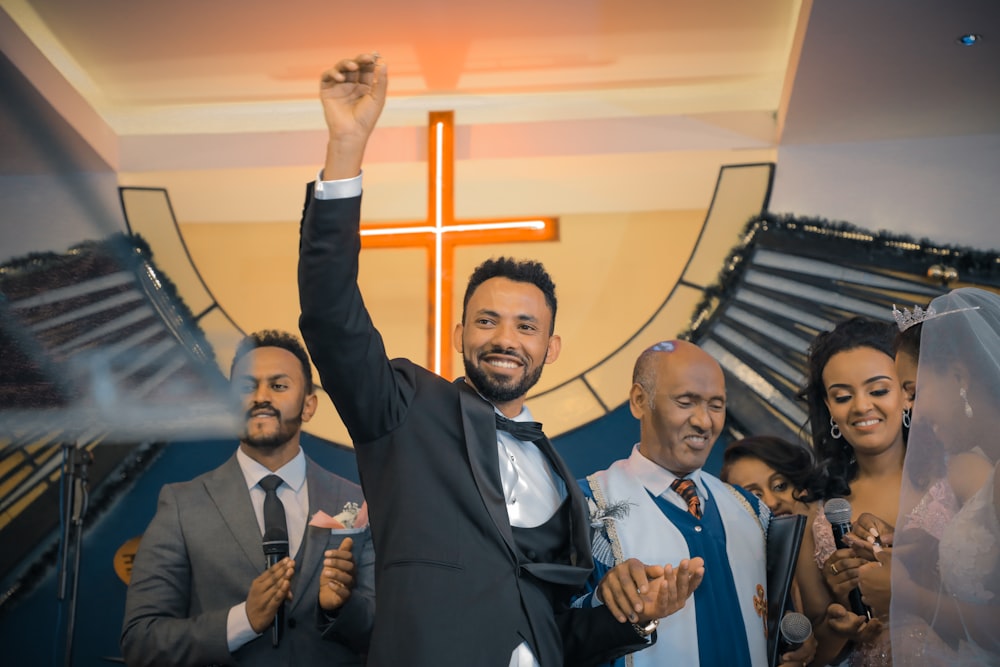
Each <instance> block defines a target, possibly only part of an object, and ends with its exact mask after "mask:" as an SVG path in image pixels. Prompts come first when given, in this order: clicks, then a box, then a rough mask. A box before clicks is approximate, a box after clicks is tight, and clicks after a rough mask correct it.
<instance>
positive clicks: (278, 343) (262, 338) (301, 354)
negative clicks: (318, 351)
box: [229, 329, 313, 394]
mask: <svg viewBox="0 0 1000 667" xmlns="http://www.w3.org/2000/svg"><path fill="white" fill-rule="evenodd" d="M259 347H280V348H281V349H282V350H288V351H289V352H291V353H292V354H294V355H295V356H296V357H297V358H298V360H299V362H300V363H301V364H302V375H303V377H305V379H306V393H307V394H311V393H313V377H312V364H310V362H309V354H308V353H307V352H306V349H305V348H304V347H303V346H302V343H301V342H300V341H299V339H298V337H296V336H295V335H294V334H290V333H288V332H287V331H279V330H278V329H262V330H261V331H255V332H253V333H251V334H247V336H246V337H245V338H244V339H243V340H241V341H240V342H239V345H237V346H236V352H235V353H234V354H233V363H232V364H230V366H229V377H230V378H232V377H233V370H234V369H235V368H236V362H238V361H239V360H240V359H242V358H243V357H245V356H246V355H247V353H248V352H250V351H251V350H256V349H257V348H259Z"/></svg>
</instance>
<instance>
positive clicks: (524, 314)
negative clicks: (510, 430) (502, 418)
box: [454, 278, 561, 417]
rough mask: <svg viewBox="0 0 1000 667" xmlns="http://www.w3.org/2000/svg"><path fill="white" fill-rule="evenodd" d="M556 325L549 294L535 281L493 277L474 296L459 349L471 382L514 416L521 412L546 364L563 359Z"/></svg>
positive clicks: (457, 341) (459, 332)
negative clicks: (547, 296)
mask: <svg viewBox="0 0 1000 667" xmlns="http://www.w3.org/2000/svg"><path fill="white" fill-rule="evenodd" d="M551 327H552V312H551V311H550V310H549V307H548V305H547V304H546V302H545V296H544V295H543V294H542V291H541V290H540V289H538V288H537V287H536V286H535V285H533V284H531V283H526V282H517V281H513V280H509V279H507V278H490V279H489V280H486V281H485V282H483V283H482V284H481V285H479V287H477V288H476V290H475V291H474V292H473V293H472V295H471V296H470V298H469V302H468V304H467V305H466V309H465V322H464V323H463V324H460V325H458V326H457V327H456V328H455V334H454V343H455V347H456V349H458V350H459V351H460V352H461V353H462V358H463V360H464V362H465V375H466V379H467V380H468V382H470V383H471V384H472V386H473V387H475V388H476V389H477V390H478V391H479V393H481V394H482V395H483V396H485V397H486V398H487V399H488V400H489V401H490V402H492V403H493V404H494V405H496V406H497V408H499V409H500V411H501V412H503V413H504V414H506V415H507V416H508V417H512V416H514V415H516V414H517V413H519V412H520V411H521V406H522V404H523V403H524V395H525V394H526V393H527V392H528V390H529V389H531V387H533V386H534V385H535V383H536V382H538V378H539V377H541V375H542V366H544V365H545V364H550V363H552V362H553V361H555V360H556V358H557V357H558V356H559V350H560V347H561V341H560V339H559V337H558V336H553V335H550V334H549V332H550V331H551Z"/></svg>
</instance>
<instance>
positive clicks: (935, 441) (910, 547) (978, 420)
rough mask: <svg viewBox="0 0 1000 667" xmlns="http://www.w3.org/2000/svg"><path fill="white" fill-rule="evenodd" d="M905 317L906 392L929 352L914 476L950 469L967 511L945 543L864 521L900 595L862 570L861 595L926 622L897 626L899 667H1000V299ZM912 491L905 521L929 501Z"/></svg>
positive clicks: (921, 374)
mask: <svg viewBox="0 0 1000 667" xmlns="http://www.w3.org/2000/svg"><path fill="white" fill-rule="evenodd" d="M897 320H898V322H899V324H900V328H901V329H903V330H904V331H903V333H902V334H901V346H900V352H899V354H898V355H897V362H899V365H900V372H901V373H902V375H903V378H902V380H903V382H904V386H905V383H906V382H907V376H912V375H913V368H912V366H913V364H912V363H910V366H909V367H907V363H908V362H911V361H912V360H908V359H907V358H906V355H907V354H910V355H911V356H912V351H913V350H914V349H917V348H918V349H919V357H918V363H917V365H916V368H915V370H916V379H915V385H914V387H915V403H914V408H913V420H912V425H911V429H910V434H909V441H908V449H907V455H906V461H905V464H904V476H905V477H906V478H907V479H919V478H922V477H925V476H926V475H927V474H928V471H934V470H939V469H944V470H945V471H946V474H947V477H948V480H949V481H950V483H951V486H952V488H953V489H954V492H955V495H956V497H957V500H958V502H959V503H960V509H959V510H958V512H957V514H956V515H955V516H954V517H953V518H952V519H951V520H950V521H949V522H948V523H947V525H946V526H945V527H944V530H943V531H942V532H941V534H940V536H939V537H940V540H939V542H937V543H928V541H927V539H926V536H925V535H921V534H919V533H918V532H916V531H909V530H897V531H895V534H891V533H889V530H890V529H889V527H888V526H885V525H882V524H881V523H879V522H877V521H874V520H873V519H871V518H866V519H865V520H859V522H858V524H857V525H856V526H855V533H856V534H857V535H859V536H861V537H863V538H867V539H865V540H864V541H866V542H867V543H868V544H869V545H871V544H872V541H873V540H872V537H873V533H872V532H870V531H871V530H872V529H873V528H874V530H875V531H876V532H879V531H881V532H884V533H889V534H888V535H882V538H883V541H885V542H889V541H891V546H892V549H891V558H888V559H886V558H885V557H884V554H885V552H883V553H880V554H878V558H879V559H880V560H882V561H883V564H884V565H887V566H891V573H892V574H891V576H892V589H891V590H892V595H891V599H890V600H889V601H888V602H886V601H884V600H882V599H881V597H880V596H879V595H878V594H877V593H876V594H873V595H868V594H867V592H866V591H865V587H866V583H867V580H868V576H869V573H870V572H871V571H873V570H874V569H876V568H878V566H877V565H875V566H866V567H865V568H864V569H863V571H862V573H861V579H860V583H861V589H862V591H863V592H866V599H867V600H870V601H871V602H872V603H873V604H875V605H882V604H886V603H887V604H888V606H889V609H890V615H891V617H892V618H893V619H896V618H919V619H922V620H923V621H925V622H926V625H925V626H924V630H925V631H922V632H913V631H912V626H908V625H907V624H900V625H899V627H897V626H896V625H895V624H894V625H893V626H892V627H891V629H890V631H891V637H892V650H893V654H894V655H895V656H897V661H898V664H919V665H1000V523H998V519H997V516H998V508H1000V485H997V484H996V475H997V467H998V464H1000V295H997V294H994V293H992V292H988V291H986V290H981V289H976V288H962V289H957V290H954V291H952V292H950V293H948V294H946V295H944V296H940V297H938V298H936V299H934V300H933V301H932V302H931V304H930V306H929V307H928V308H927V310H926V311H923V310H921V309H914V312H910V311H902V312H899V311H897ZM908 350H909V352H907V351H908ZM905 491H906V488H905V487H904V493H903V495H902V497H901V500H900V508H899V516H900V519H899V520H897V525H901V524H900V523H899V521H901V520H902V517H905V516H907V515H908V513H910V512H911V511H912V508H914V507H917V506H918V505H919V503H920V498H919V497H918V496H919V494H917V493H912V492H911V493H906V492H905ZM873 551H878V548H877V547H875V548H874V549H873Z"/></svg>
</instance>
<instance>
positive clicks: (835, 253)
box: [680, 213, 1000, 340]
mask: <svg viewBox="0 0 1000 667" xmlns="http://www.w3.org/2000/svg"><path fill="white" fill-rule="evenodd" d="M765 243H767V244H769V245H770V244H773V245H777V246H781V247H784V248H788V249H794V251H795V252H797V253H801V254H805V255H812V256H815V257H816V258H817V259H827V260H830V259H832V258H836V257H851V258H852V259H851V260H850V261H849V262H845V264H852V265H856V264H867V265H871V266H879V267H881V268H891V269H896V270H899V271H904V272H907V273H911V274H914V275H922V276H923V275H925V274H923V272H921V273H919V274H916V273H914V271H913V268H914V267H915V266H921V265H924V266H926V267H927V269H926V270H927V271H928V273H931V272H932V271H938V272H942V271H945V270H947V269H954V270H955V271H957V276H958V277H960V278H961V281H962V282H963V283H975V284H980V285H988V286H992V287H1000V251H997V250H985V251H984V250H976V249H974V248H969V247H964V246H954V245H941V244H939V243H935V242H933V241H931V240H929V239H926V238H922V239H919V240H917V239H914V238H913V237H911V236H907V235H903V234H891V233H889V232H886V231H882V232H871V231H869V230H866V229H863V228H861V227H858V226H856V225H853V224H851V223H848V222H831V221H829V220H826V219H825V218H808V217H797V216H794V215H790V214H782V215H776V214H773V213H764V214H762V215H759V216H756V217H754V218H751V219H750V220H749V221H748V222H747V224H746V225H745V226H744V228H743V231H742V232H741V233H740V237H739V242H738V243H737V245H736V246H735V247H734V248H733V249H732V250H731V251H730V252H729V255H728V256H727V257H726V261H725V262H724V264H723V267H722V270H721V271H720V272H719V276H718V279H717V281H716V282H715V284H713V285H711V286H710V287H708V288H706V289H705V291H704V295H703V296H702V299H701V301H700V302H699V303H698V305H697V306H696V307H695V309H694V314H693V315H692V317H691V321H690V324H689V325H688V329H687V331H685V332H684V333H683V334H681V336H680V337H681V338H683V339H685V340H698V339H699V338H700V337H701V336H702V334H703V333H704V330H705V327H706V324H707V323H708V322H709V321H710V319H711V316H712V314H713V313H714V312H715V308H716V305H717V304H718V303H719V302H720V301H725V300H728V299H729V298H731V297H732V296H733V293H734V292H735V291H736V289H737V288H738V286H739V285H740V284H741V283H742V282H743V275H744V273H745V272H746V267H747V265H748V264H749V263H750V262H749V260H750V258H751V257H752V255H753V251H754V250H755V249H756V248H758V247H759V246H761V245H764V244H765ZM943 265H947V266H943ZM927 277H930V276H927ZM949 277H950V276H949Z"/></svg>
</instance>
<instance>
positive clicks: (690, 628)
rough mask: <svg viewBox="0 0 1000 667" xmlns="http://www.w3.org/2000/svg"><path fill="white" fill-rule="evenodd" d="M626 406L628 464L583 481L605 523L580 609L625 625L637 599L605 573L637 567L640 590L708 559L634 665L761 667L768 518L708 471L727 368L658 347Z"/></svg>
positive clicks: (687, 346) (675, 346)
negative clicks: (689, 561)
mask: <svg viewBox="0 0 1000 667" xmlns="http://www.w3.org/2000/svg"><path fill="white" fill-rule="evenodd" d="M629 407H630V408H631V411H632V415H633V416H634V417H635V418H636V419H638V420H639V424H640V439H639V443H638V444H637V445H635V446H634V447H633V448H632V454H631V456H629V457H628V458H627V459H622V460H619V461H615V462H614V463H613V464H612V465H611V467H609V468H608V469H607V470H601V471H599V472H596V473H594V474H593V475H590V476H589V477H587V479H586V480H581V482H580V485H581V487H582V488H583V491H584V495H585V496H587V498H588V500H589V502H590V504H591V512H592V516H601V517H605V518H604V519H603V521H602V524H603V525H602V527H601V528H599V529H598V530H597V532H596V535H595V538H594V545H593V546H594V561H595V569H594V573H593V574H592V575H591V578H590V581H589V583H588V589H589V590H591V591H592V592H591V593H589V594H588V595H586V596H584V597H583V598H580V599H579V600H577V601H576V604H578V605H599V604H606V605H607V606H608V607H609V609H610V610H611V611H612V613H614V614H615V615H616V616H618V617H619V618H623V617H628V616H630V615H631V614H633V613H634V612H633V611H632V608H633V606H632V605H633V604H634V603H635V602H636V598H635V589H634V588H633V590H632V591H628V590H627V587H626V589H623V588H622V587H621V586H619V585H617V584H616V581H617V580H616V579H615V578H614V577H605V576H604V575H605V573H607V572H608V570H609V569H611V568H613V567H614V566H616V565H620V564H622V563H631V564H632V565H633V566H634V567H636V568H637V569H636V577H635V581H636V583H637V585H638V587H641V586H642V585H643V584H644V583H645V579H646V576H647V575H648V577H649V581H650V582H651V583H652V581H653V580H654V577H655V576H656V575H657V574H659V570H662V569H663V566H662V565H661V564H666V563H677V562H679V561H681V560H683V559H685V558H695V557H701V558H703V559H704V567H705V576H704V579H703V581H702V583H701V586H700V587H699V588H698V589H697V590H696V591H695V592H694V596H693V599H692V600H689V601H688V602H687V605H686V606H685V607H684V608H683V609H681V610H680V611H679V612H677V613H675V614H674V615H673V616H671V617H669V618H666V619H663V621H662V622H661V623H660V624H659V629H658V634H659V637H660V639H659V641H658V642H657V644H656V645H655V646H652V647H650V648H649V649H647V650H646V651H643V652H642V653H635V654H632V655H631V656H629V664H632V665H635V666H636V667H639V666H642V665H668V664H669V665H727V666H743V667H766V665H767V638H766V636H765V629H766V624H765V619H766V610H767V600H766V597H765V596H766V593H765V591H766V587H767V578H766V572H765V549H764V545H765V535H766V531H767V523H768V521H769V516H770V515H769V513H768V510H767V508H766V507H765V506H764V505H763V504H761V503H759V502H758V500H757V498H755V497H754V496H753V495H751V494H749V493H747V492H746V491H743V490H742V489H739V488H736V487H733V486H730V485H729V484H726V483H724V482H722V481H720V480H719V479H718V478H716V477H714V476H712V475H709V474H708V473H706V472H705V471H703V470H702V469H701V468H702V466H703V465H704V464H705V461H706V460H707V459H708V455H709V454H710V453H711V451H712V446H713V445H714V444H715V441H716V439H717V438H718V437H719V434H720V433H721V432H722V427H723V424H724V423H725V420H726V383H725V378H724V376H723V374H722V368H721V367H720V366H719V364H718V362H716V361H715V359H713V358H712V357H711V356H710V355H709V354H708V353H707V352H705V351H704V350H702V349H701V348H699V347H697V346H696V345H693V344H691V343H688V342H686V341H679V340H672V341H664V342H661V343H657V344H656V345H654V346H652V347H650V348H649V349H647V350H646V351H644V352H643V353H642V354H641V355H640V356H639V358H638V360H637V361H636V364H635V370H634V372H633V381H632V389H631V391H630V393H629ZM685 479H686V480H690V483H687V482H682V480H685ZM643 564H652V565H651V566H648V567H647V566H644V565H643ZM666 567H668V568H669V566H666ZM741 637H745V641H740V638H741ZM612 664H615V665H619V664H626V663H625V661H624V659H623V660H619V661H617V662H615V663H612Z"/></svg>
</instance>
